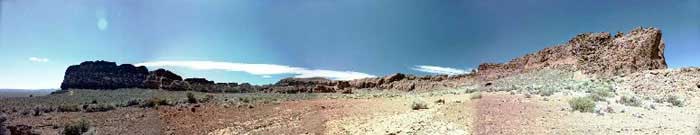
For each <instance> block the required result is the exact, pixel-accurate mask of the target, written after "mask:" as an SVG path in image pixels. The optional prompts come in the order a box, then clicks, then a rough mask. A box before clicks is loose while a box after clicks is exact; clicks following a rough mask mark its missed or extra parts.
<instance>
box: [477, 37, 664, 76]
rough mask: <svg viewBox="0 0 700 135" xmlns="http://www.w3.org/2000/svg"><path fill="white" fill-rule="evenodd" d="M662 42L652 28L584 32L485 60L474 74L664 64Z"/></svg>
mask: <svg viewBox="0 0 700 135" xmlns="http://www.w3.org/2000/svg"><path fill="white" fill-rule="evenodd" d="M664 47H665V44H664V42H663V40H662V39H661V31H660V30H658V29H656V28H637V29H634V30H632V31H631V32H629V33H627V34H622V33H617V34H616V35H615V36H611V35H610V33H607V32H602V33H584V34H579V35H577V36H576V37H574V38H572V39H571V40H569V42H567V43H566V44H563V45H559V46H554V47H549V48H545V49H543V50H541V51H539V52H536V53H532V54H527V55H525V56H523V57H520V58H516V59H513V60H511V61H510V62H507V63H502V64H494V63H485V64H481V65H479V67H478V71H477V72H476V75H477V77H479V78H480V79H482V80H493V79H497V78H502V77H505V76H510V75H513V74H519V73H524V72H529V71H533V70H541V69H560V70H572V71H583V73H585V74H588V75H593V76H600V77H609V76H614V75H621V74H629V73H634V72H638V71H644V70H652V69H665V68H667V65H666V61H665V58H664Z"/></svg>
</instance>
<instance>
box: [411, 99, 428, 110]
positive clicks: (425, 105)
mask: <svg viewBox="0 0 700 135" xmlns="http://www.w3.org/2000/svg"><path fill="white" fill-rule="evenodd" d="M411 109H413V110H420V109H428V103H425V101H420V100H415V101H413V103H412V104H411Z"/></svg>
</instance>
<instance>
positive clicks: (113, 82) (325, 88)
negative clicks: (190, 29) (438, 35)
mask: <svg viewBox="0 0 700 135" xmlns="http://www.w3.org/2000/svg"><path fill="white" fill-rule="evenodd" d="M467 76H468V75H456V76H447V75H435V76H414V75H406V74H401V73H396V74H392V75H388V76H385V77H375V78H364V79H357V80H347V81H342V80H329V79H326V78H319V77H317V78H286V79H282V80H280V81H278V82H277V83H275V84H272V85H262V86H261V85H251V84H249V83H242V84H238V83H216V82H214V81H209V80H207V79H206V78H187V79H184V80H183V79H182V77H181V76H179V75H177V74H175V73H173V72H171V71H168V70H165V69H157V70H154V71H150V72H148V70H147V69H146V67H134V66H132V65H129V64H123V65H120V66H117V65H116V64H115V63H114V62H106V61H94V62H93V61H88V62H83V63H81V64H80V65H73V66H70V67H69V68H68V70H66V76H65V79H64V81H63V84H62V85H61V88H62V89H118V88H148V89H162V90H175V91H180V90H191V91H200V92H234V93H235V92H260V91H262V92H278V93H352V91H353V90H357V89H369V90H400V91H415V90H432V89H436V88H445V87H457V86H459V85H460V84H461V83H459V82H460V81H459V80H462V79H465V78H466V77H467Z"/></svg>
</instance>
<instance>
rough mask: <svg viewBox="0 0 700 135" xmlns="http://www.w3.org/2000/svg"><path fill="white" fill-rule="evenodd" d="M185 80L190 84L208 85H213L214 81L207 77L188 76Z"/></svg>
mask: <svg viewBox="0 0 700 135" xmlns="http://www.w3.org/2000/svg"><path fill="white" fill-rule="evenodd" d="M185 82H187V83H190V84H206V85H213V84H214V81H209V80H207V79H206V78H187V79H185Z"/></svg>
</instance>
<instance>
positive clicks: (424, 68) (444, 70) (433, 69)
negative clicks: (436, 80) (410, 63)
mask: <svg viewBox="0 0 700 135" xmlns="http://www.w3.org/2000/svg"><path fill="white" fill-rule="evenodd" d="M412 69H413V70H417V71H421V72H427V73H434V74H447V75H456V74H467V73H470V72H471V71H468V70H464V69H456V68H449V67H439V66H430V65H417V66H415V67H413V68H412Z"/></svg>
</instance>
